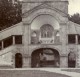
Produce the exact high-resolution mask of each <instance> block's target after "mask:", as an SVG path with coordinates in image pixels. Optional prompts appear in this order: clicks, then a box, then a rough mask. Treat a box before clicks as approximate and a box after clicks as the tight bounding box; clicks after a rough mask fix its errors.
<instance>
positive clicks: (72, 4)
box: [68, 0, 80, 15]
mask: <svg viewBox="0 0 80 77" xmlns="http://www.w3.org/2000/svg"><path fill="white" fill-rule="evenodd" d="M68 1H69V6H68V13H69V14H70V15H73V14H74V13H80V0H68Z"/></svg>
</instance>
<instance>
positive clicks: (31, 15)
mask: <svg viewBox="0 0 80 77" xmlns="http://www.w3.org/2000/svg"><path fill="white" fill-rule="evenodd" d="M41 14H49V15H52V16H53V17H54V18H56V19H57V20H58V21H59V22H62V21H64V20H65V19H66V16H67V14H65V13H63V12H61V11H60V10H58V9H56V8H54V7H51V6H48V5H47V4H41V5H39V6H37V7H35V8H33V9H31V10H29V11H28V12H25V13H24V14H23V22H26V23H31V22H32V21H33V20H34V19H35V18H36V17H37V16H39V15H41ZM64 16H65V17H64Z"/></svg>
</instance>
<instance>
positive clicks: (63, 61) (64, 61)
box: [60, 56, 68, 68]
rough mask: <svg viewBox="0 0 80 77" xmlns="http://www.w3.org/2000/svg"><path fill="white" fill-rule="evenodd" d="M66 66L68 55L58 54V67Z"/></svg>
mask: <svg viewBox="0 0 80 77" xmlns="http://www.w3.org/2000/svg"><path fill="white" fill-rule="evenodd" d="M67 67H68V57H67V56H60V68H67Z"/></svg>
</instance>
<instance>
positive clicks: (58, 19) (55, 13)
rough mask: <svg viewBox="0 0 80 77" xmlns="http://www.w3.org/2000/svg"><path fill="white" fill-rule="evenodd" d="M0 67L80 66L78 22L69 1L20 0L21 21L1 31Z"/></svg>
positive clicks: (79, 26) (79, 30)
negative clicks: (70, 17)
mask: <svg viewBox="0 0 80 77" xmlns="http://www.w3.org/2000/svg"><path fill="white" fill-rule="evenodd" d="M0 66H1V67H12V68H27V67H34V68H36V67H53V68H54V67H55V68H70V67H72V68H79V67H80V25H78V24H76V23H73V22H71V21H69V20H68V0H23V1H22V22H20V23H18V24H16V25H14V26H12V27H9V28H7V29H5V30H2V31H0Z"/></svg>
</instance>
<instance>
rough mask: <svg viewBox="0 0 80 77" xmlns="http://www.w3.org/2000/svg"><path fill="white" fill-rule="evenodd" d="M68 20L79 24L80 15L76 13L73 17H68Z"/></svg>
mask: <svg viewBox="0 0 80 77" xmlns="http://www.w3.org/2000/svg"><path fill="white" fill-rule="evenodd" d="M69 20H70V21H72V22H75V23H77V24H80V14H79V13H76V14H74V15H71V16H69Z"/></svg>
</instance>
